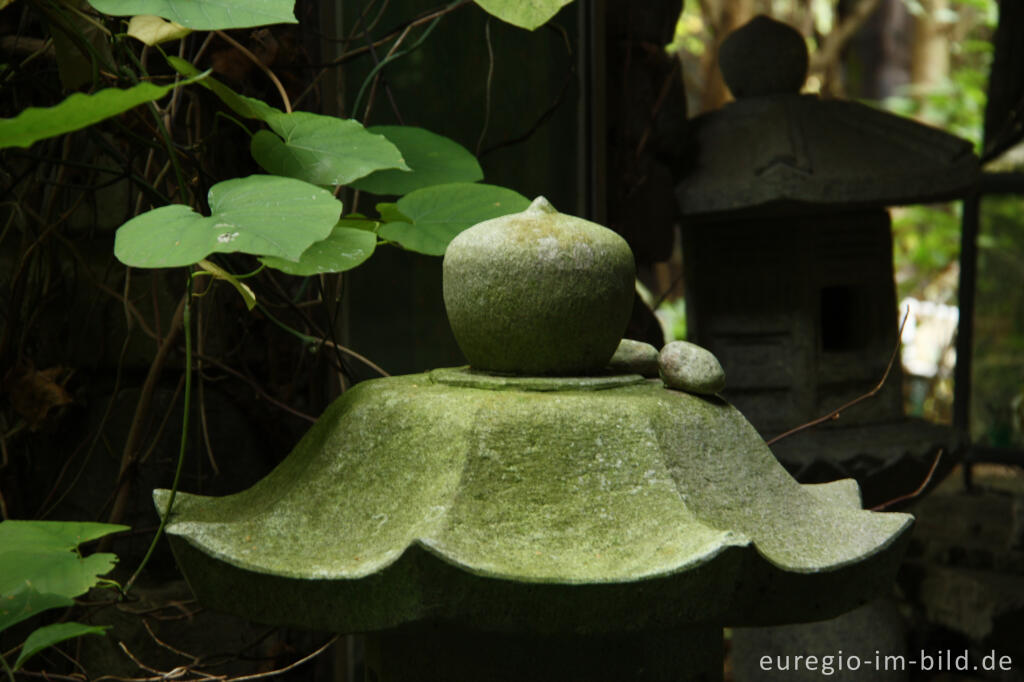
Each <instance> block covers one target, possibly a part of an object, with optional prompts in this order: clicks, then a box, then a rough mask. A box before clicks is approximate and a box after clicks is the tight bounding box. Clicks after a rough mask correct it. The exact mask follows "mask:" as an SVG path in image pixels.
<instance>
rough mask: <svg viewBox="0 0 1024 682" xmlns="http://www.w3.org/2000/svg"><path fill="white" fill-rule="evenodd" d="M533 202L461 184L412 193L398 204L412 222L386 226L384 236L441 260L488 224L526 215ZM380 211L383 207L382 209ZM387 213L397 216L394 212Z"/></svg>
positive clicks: (511, 193)
mask: <svg viewBox="0 0 1024 682" xmlns="http://www.w3.org/2000/svg"><path fill="white" fill-rule="evenodd" d="M529 205H530V200H529V199H527V198H526V197H524V196H523V195H522V194H520V193H519V192H515V191H513V190H510V189H506V188H504V187H498V186H496V185H482V184H477V183H467V182H458V183H452V184H448V185H435V186H433V187H426V188H424V189H418V190H416V191H415V192H410V193H409V194H406V195H405V196H404V197H402V198H401V199H399V200H398V203H397V207H398V211H400V212H401V214H402V215H405V216H408V218H409V221H410V222H405V221H396V222H389V223H387V224H385V225H384V226H383V227H382V228H381V230H380V235H381V237H383V238H384V239H387V240H390V241H393V242H398V243H399V244H401V245H402V246H403V247H404V248H406V249H409V250H410V251H418V252H419V253H425V254H427V255H430V256H441V255H443V254H444V250H445V249H446V248H448V242H450V241H451V240H452V239H454V238H455V236H456V235H458V234H459V233H460V232H462V231H463V230H465V229H466V228H468V227H472V226H473V225H476V224H477V223H479V222H482V221H484V220H490V219H491V218H497V217H499V216H503V215H508V214H509V213H518V212H519V211H525V210H526V209H527V207H529ZM377 208H378V211H379V210H381V206H378V207H377ZM385 212H387V213H389V214H391V215H393V212H392V210H391V209H388V208H387V207H385Z"/></svg>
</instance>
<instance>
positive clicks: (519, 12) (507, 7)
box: [475, 0, 572, 31]
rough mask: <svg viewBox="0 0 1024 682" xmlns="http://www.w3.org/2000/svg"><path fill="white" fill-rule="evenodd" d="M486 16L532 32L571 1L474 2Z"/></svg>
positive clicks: (491, 0)
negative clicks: (490, 15) (492, 16)
mask: <svg viewBox="0 0 1024 682" xmlns="http://www.w3.org/2000/svg"><path fill="white" fill-rule="evenodd" d="M475 2H476V4H478V5H480V7H482V8H483V9H484V11H486V12H487V13H488V14H492V15H494V16H496V17H498V18H499V19H501V20H502V21H505V22H508V23H510V24H512V25H513V26H518V27H519V28H525V29H526V30H528V31H532V30H533V29H535V28H537V27H538V26H541V25H543V24H544V23H545V22H546V21H547V20H548V19H550V18H551V17H553V16H555V15H556V14H557V13H558V10H560V9H562V7H564V6H565V5H568V4H569V3H570V2H572V0H475Z"/></svg>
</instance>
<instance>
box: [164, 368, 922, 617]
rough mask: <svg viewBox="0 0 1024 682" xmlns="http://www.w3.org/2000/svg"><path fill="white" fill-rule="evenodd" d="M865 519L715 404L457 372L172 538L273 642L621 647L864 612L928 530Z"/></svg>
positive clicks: (359, 389)
mask: <svg viewBox="0 0 1024 682" xmlns="http://www.w3.org/2000/svg"><path fill="white" fill-rule="evenodd" d="M167 494H168V493H167V491H157V492H156V502H157V506H158V508H159V509H161V510H163V509H164V508H165V507H166V495H167ZM859 506H860V505H859V498H858V493H857V490H856V484H855V483H853V482H852V481H842V482H838V483H834V484H828V485H822V486H807V485H800V484H798V483H797V482H796V481H794V480H793V479H792V478H791V477H790V476H789V475H788V474H787V473H786V472H785V470H784V469H783V468H782V467H781V466H780V465H779V464H778V462H777V461H776V460H775V458H774V457H773V456H772V454H771V452H770V451H769V449H768V447H767V446H766V445H765V443H764V442H763V441H762V440H761V438H760V437H759V436H758V434H757V432H756V431H755V430H754V428H753V427H752V426H751V425H750V424H749V423H748V422H747V421H746V419H744V418H743V416H742V415H741V414H740V413H739V412H737V411H736V410H735V409H734V408H732V407H731V406H730V405H728V404H727V403H726V402H724V401H723V400H721V399H719V398H717V397H715V396H700V395H693V394H689V393H685V392H681V391H676V390H670V389H667V388H665V387H664V386H663V384H662V383H661V382H660V381H658V380H647V379H644V378H643V377H641V376H639V375H630V374H617V375H609V376H605V377H587V378H579V379H574V378H560V377H542V378H537V379H531V378H528V377H500V378H499V377H493V376H490V375H481V374H477V373H475V372H473V371H471V370H468V369H449V370H435V371H434V372H432V373H427V374H417V375H410V376H403V377H392V378H386V379H377V380H373V381H367V382H364V383H362V384H359V385H358V386H356V387H355V388H354V389H352V390H351V391H349V392H348V393H346V394H345V395H343V396H342V397H341V398H340V399H338V400H337V401H336V402H335V403H334V404H333V405H332V406H331V407H330V408H329V409H328V410H327V411H326V412H325V413H324V414H323V416H322V417H321V418H320V419H319V421H318V422H317V424H316V425H315V426H314V427H313V428H312V429H311V430H310V431H309V433H308V434H307V435H306V436H305V437H304V438H303V439H302V441H301V442H300V443H299V444H298V445H297V446H296V448H295V450H294V451H293V452H292V453H291V455H290V456H289V457H288V458H287V459H285V460H284V461H283V462H282V463H281V464H280V465H279V466H278V467H277V468H276V469H275V470H274V471H273V472H272V473H271V474H270V475H269V476H267V477H266V478H265V479H264V480H262V481H260V482H259V483H257V484H256V485H255V486H253V487H252V488H250V489H249V490H246V491H244V492H241V493H238V494H235V495H230V496H227V497H222V498H211V497H202V496H197V495H188V494H179V495H178V497H177V499H176V501H175V504H174V509H173V512H172V514H171V517H170V519H169V523H168V525H167V531H168V533H169V534H170V535H171V537H172V540H173V546H174V549H175V552H176V554H177V557H178V560H179V564H180V565H181V567H182V569H183V571H184V572H185V574H186V577H187V579H188V580H189V582H190V584H191V585H192V587H193V590H194V591H195V592H196V594H197V596H198V597H199V599H200V600H201V601H202V602H204V603H206V604H207V605H209V606H213V607H215V608H220V609H222V610H227V611H230V612H234V613H238V614H240V615H245V616H248V617H250V618H253V619H255V620H262V621H266V622H273V623H281V624H291V625H299V626H306V627H312V628H317V629H327V630H334V631H339V632H351V631H369V630H377V629H384V628H390V627H395V626H399V625H402V624H407V623H412V622H418V621H424V620H428V621H429V620H438V621H447V622H455V623H461V624H466V625H469V626H472V627H481V628H483V629H505V630H518V629H530V630H531V631H538V632H543V631H552V632H555V631H580V630H587V631H601V630H606V631H621V630H629V629H637V628H646V627H651V626H657V627H671V626H676V625H679V624H681V623H682V624H688V623H701V622H708V623H725V624H754V623H775V622H791V621H796V620H808V619H818V618H824V617H828V616H830V615H832V614H834V613H839V612H842V611H844V610H847V609H849V608H852V607H853V606H855V605H857V604H859V603H861V602H862V601H865V600H866V599H868V598H871V597H872V596H874V595H875V594H876V593H877V591H878V590H879V588H880V585H884V583H885V582H886V581H887V580H889V579H891V575H892V573H893V571H894V570H895V566H896V564H897V562H898V561H899V555H900V553H901V552H900V548H899V545H900V544H901V543H900V539H901V538H903V537H905V531H906V530H907V529H908V527H909V526H910V524H911V521H912V519H911V517H909V516H908V515H905V514H878V513H873V512H868V511H862V510H860V508H859Z"/></svg>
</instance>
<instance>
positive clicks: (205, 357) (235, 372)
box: [196, 353, 316, 424]
mask: <svg viewBox="0 0 1024 682" xmlns="http://www.w3.org/2000/svg"><path fill="white" fill-rule="evenodd" d="M196 358H201V359H202V360H203V361H204V362H208V363H209V364H211V365H213V366H214V367H218V368H220V369H221V370H222V371H224V372H227V373H228V374H230V375H231V376H233V377H235V378H236V379H239V380H241V381H244V382H245V383H246V384H248V385H249V386H250V387H251V388H252V389H253V390H254V391H256V394H257V395H258V396H259V397H260V398H262V399H263V400H266V401H267V402H268V403H270V404H271V405H274V406H275V407H278V408H280V409H282V410H284V411H285V412H287V413H288V414H291V415H294V416H296V417H298V418H299V419H304V420H305V421H308V422H309V423H310V424H314V423H316V417H311V416H310V415H308V414H306V413H305V412H299V411H298V410H296V409H295V408H293V407H291V406H289V405H288V404H286V403H283V402H281V401H280V400H277V399H276V398H274V397H272V396H270V395H269V394H267V392H266V391H264V390H263V388H261V387H260V385H259V384H257V383H256V382H255V381H253V380H252V379H250V378H249V377H247V376H245V375H244V374H242V373H241V372H239V371H238V370H237V369H234V368H233V367H229V366H228V365H225V364H224V363H223V362H221V361H219V360H218V359H217V358H214V357H211V356H209V355H199V354H198V353H196Z"/></svg>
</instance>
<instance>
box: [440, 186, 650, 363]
mask: <svg viewBox="0 0 1024 682" xmlns="http://www.w3.org/2000/svg"><path fill="white" fill-rule="evenodd" d="M634 278H635V269H634V265H633V253H632V251H630V249H629V245H628V244H626V241H625V240H624V239H623V238H622V237H620V236H619V235H617V234H615V233H614V232H612V231H611V230H609V229H607V228H605V227H601V226H600V225H597V224H596V223H592V222H590V221H587V220H583V219H581V218H576V217H573V216H569V215H564V214H561V213H559V212H558V211H556V210H555V208H554V207H553V206H552V205H551V204H550V203H549V202H548V201H547V199H545V198H544V197H538V198H537V199H536V200H535V201H534V202H533V203H532V204H531V205H530V207H529V208H528V209H526V210H525V211H523V212H522V213H514V214H512V215H507V216H502V217H500V218H495V219H493V220H488V221H485V222H482V223H480V224H478V225H474V226H473V227H471V228H469V229H468V230H466V231H464V232H462V233H461V234H460V235H459V236H457V237H456V238H455V239H453V240H452V242H451V244H450V245H449V246H448V250H447V251H446V252H445V256H444V301H445V308H446V309H447V311H448V318H449V322H450V323H451V326H452V331H453V332H454V334H455V340H456V341H457V342H458V344H459V347H460V348H461V349H462V352H463V353H464V354H465V355H466V358H467V359H468V360H469V364H470V366H471V367H472V368H473V369H476V370H484V371H489V372H506V373H511V374H523V375H528V374H534V375H551V374H581V373H587V372H592V371H598V370H600V369H602V368H603V367H604V366H605V365H606V364H607V363H608V360H609V358H611V356H612V354H613V353H614V352H615V349H616V347H617V346H618V344H619V340H620V339H621V338H622V333H623V331H624V330H625V328H626V323H627V322H628V321H629V315H630V312H631V310H632V305H633V295H634V294H633V291H634Z"/></svg>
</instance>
